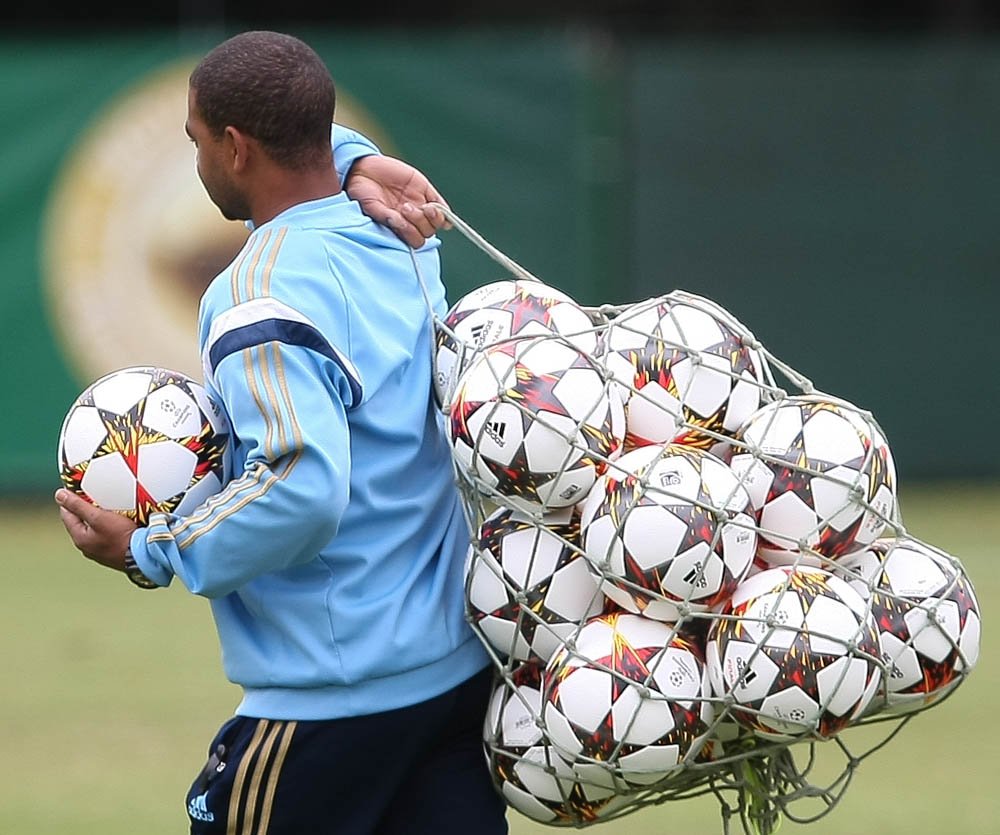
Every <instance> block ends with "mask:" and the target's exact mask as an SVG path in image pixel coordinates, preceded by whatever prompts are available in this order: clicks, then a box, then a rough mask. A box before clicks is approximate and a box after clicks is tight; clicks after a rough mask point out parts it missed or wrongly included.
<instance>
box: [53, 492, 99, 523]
mask: <svg viewBox="0 0 1000 835" xmlns="http://www.w3.org/2000/svg"><path fill="white" fill-rule="evenodd" d="M56 504H57V505H59V507H60V508H61V509H63V510H68V511H69V512H70V513H72V514H73V515H74V516H77V517H79V518H80V519H81V520H82V521H84V522H86V523H87V524H90V523H91V522H93V521H94V518H95V517H97V516H98V515H100V512H101V511H100V509H99V508H97V507H96V506H94V505H92V504H91V503H90V502H88V501H87V500H86V499H84V498H81V497H80V496H78V495H76V493H72V492H70V491H69V490H67V489H66V488H65V487H62V488H60V489H59V490H56Z"/></svg>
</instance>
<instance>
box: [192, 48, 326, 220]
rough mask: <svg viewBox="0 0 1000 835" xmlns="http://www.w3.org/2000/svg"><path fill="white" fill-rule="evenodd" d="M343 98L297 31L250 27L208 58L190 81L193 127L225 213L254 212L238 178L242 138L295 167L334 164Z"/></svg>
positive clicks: (205, 177) (208, 185) (205, 174)
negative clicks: (335, 127)
mask: <svg viewBox="0 0 1000 835" xmlns="http://www.w3.org/2000/svg"><path fill="white" fill-rule="evenodd" d="M335 102H336V93H335V90H334V84H333V79H332V78H331V77H330V73H329V70H327V68H326V66H325V65H324V64H323V61H322V60H321V59H320V57H319V56H318V55H317V54H316V53H315V52H314V51H313V49H312V48H311V47H309V46H308V45H307V44H305V43H303V42H302V41H300V40H298V39H297V38H294V37H292V36H290V35H284V34H281V33H278V32H244V33H243V34H241V35H236V36H235V37H233V38H230V39H229V40H227V41H224V42H223V43H221V44H220V45H219V46H217V47H215V49H213V50H212V51H211V52H209V53H208V55H206V56H205V57H204V58H203V59H202V60H201V62H200V63H199V64H198V66H197V67H195V69H194V72H192V73H191V77H190V79H189V94H188V120H187V124H186V126H185V127H186V129H187V132H188V135H189V136H190V137H191V138H192V139H193V140H194V141H195V143H196V145H197V146H198V174H199V176H200V177H201V180H202V182H203V183H204V185H205V189H206V190H207V191H208V194H209V197H211V198H212V200H213V202H215V204H216V205H217V206H218V207H219V209H220V210H221V211H222V213H223V215H224V216H226V217H227V218H230V219H245V218H246V217H248V216H249V215H248V210H249V209H248V204H247V199H246V196H245V195H243V194H242V193H241V189H240V188H239V186H238V184H237V183H236V182H235V181H234V179H233V177H232V173H233V172H232V162H233V159H234V156H235V155H237V154H238V150H237V149H235V148H234V143H236V142H238V141H249V142H252V143H253V145H254V146H255V147H256V148H259V149H260V151H261V152H263V153H264V154H265V155H266V156H267V158H268V159H269V161H270V162H272V163H274V164H275V165H277V166H279V167H281V168H284V169H287V170H289V171H293V172H303V171H309V170H323V169H329V168H330V166H331V164H332V162H331V158H330V156H331V151H330V126H331V123H332V122H333V116H334V106H335Z"/></svg>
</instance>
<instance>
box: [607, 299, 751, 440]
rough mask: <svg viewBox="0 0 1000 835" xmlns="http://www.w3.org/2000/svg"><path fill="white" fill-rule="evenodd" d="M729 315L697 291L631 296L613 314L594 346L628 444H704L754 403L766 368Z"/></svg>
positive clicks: (727, 430) (729, 429)
mask: <svg viewBox="0 0 1000 835" xmlns="http://www.w3.org/2000/svg"><path fill="white" fill-rule="evenodd" d="M753 344H754V340H753V337H752V335H751V334H750V333H749V331H746V329H745V328H743V327H742V326H741V325H740V324H739V323H738V322H736V320H735V319H733V318H732V317H731V316H729V315H728V314H726V313H725V312H724V311H722V309H721V308H719V307H718V306H717V305H715V304H714V303H711V302H709V301H708V300H706V299H700V298H699V297H697V296H692V295H688V294H685V295H684V296H682V297H681V296H675V295H674V294H671V295H667V296H662V297H659V298H655V299H647V300H646V301H643V302H637V303H635V304H633V305H631V306H629V307H628V308H626V309H625V310H624V311H623V312H621V313H620V314H619V315H618V316H616V317H615V318H613V319H612V320H611V321H610V322H609V324H608V326H607V327H606V328H605V330H604V331H603V332H602V334H601V336H600V339H599V341H598V348H597V352H598V355H599V356H600V358H601V360H602V361H603V362H604V364H605V365H606V366H607V368H608V371H609V372H610V373H611V375H612V377H613V378H614V380H615V381H616V382H617V384H618V386H619V387H620V389H621V392H622V401H623V402H624V404H625V414H626V428H627V431H628V435H627V443H628V445H629V446H630V447H632V446H641V445H644V444H651V443H663V442H667V441H674V442H678V443H686V444H690V445H693V446H697V447H701V448H705V449H708V448H710V447H712V446H713V445H715V444H716V443H718V442H719V438H718V437H716V436H717V435H722V436H725V437H729V436H732V435H735V434H736V432H737V430H738V429H739V428H740V427H741V426H742V425H743V423H745V422H746V420H747V419H748V418H749V417H750V416H751V415H752V414H753V413H754V412H755V411H756V410H757V409H758V408H759V407H760V406H761V404H762V403H763V402H764V401H765V399H766V398H767V397H768V396H769V394H768V389H767V385H768V381H769V379H770V372H769V370H768V368H767V360H766V358H765V356H764V354H763V353H762V352H761V351H760V350H759V349H757V348H755V347H753Z"/></svg>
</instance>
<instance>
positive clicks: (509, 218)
mask: <svg viewBox="0 0 1000 835" xmlns="http://www.w3.org/2000/svg"><path fill="white" fill-rule="evenodd" d="M296 33H297V34H300V35H302V36H304V37H305V38H306V39H307V40H309V41H310V42H311V43H313V44H314V45H315V46H316V47H317V49H318V51H320V53H321V54H322V55H323V56H324V58H325V59H326V60H327V62H328V63H329V65H330V67H331V69H332V71H333V73H334V76H335V77H336V78H337V80H338V84H339V89H340V91H341V93H342V95H343V97H344V100H345V101H347V100H348V99H350V100H352V101H354V102H358V103H360V104H361V105H362V106H363V109H364V111H365V115H366V118H367V119H369V120H370V123H371V124H374V125H376V126H377V131H378V132H379V134H380V136H379V139H380V140H381V141H383V144H384V145H385V146H386V149H387V150H389V151H390V152H392V153H396V154H398V155H400V156H403V157H405V158H407V159H409V160H411V161H413V162H414V163H415V164H417V165H418V166H420V167H421V168H422V169H423V170H425V171H426V172H427V173H428V175H429V176H430V177H431V178H432V179H433V180H434V181H435V183H436V184H437V185H438V186H439V187H440V188H441V190H442V192H443V193H444V194H445V195H446V196H447V198H448V199H449V201H450V203H451V205H452V207H453V208H454V209H455V210H456V211H457V212H458V213H459V214H460V215H461V216H462V217H463V218H464V219H465V220H466V221H468V222H469V223H470V224H472V226H474V227H475V228H476V229H477V230H478V231H479V232H481V233H482V234H483V235H484V236H485V237H486V238H487V239H488V240H490V241H491V242H492V243H494V244H495V245H496V246H498V247H499V248H500V249H501V250H503V251H504V252H506V253H507V254H508V255H509V256H511V257H512V258H514V259H515V260H517V261H518V262H520V263H521V264H522V265H524V266H525V267H527V268H528V269H529V270H531V271H532V272H533V273H535V274H536V275H537V276H539V277H541V278H543V279H545V280H547V281H549V282H550V283H552V284H555V285H557V286H559V287H562V288H563V289H565V290H567V291H569V292H571V293H573V294H574V295H576V296H577V297H578V298H579V299H580V300H581V301H583V302H585V303H588V304H595V303H600V302H624V301H629V300H632V299H638V298H643V297H646V296H649V295H653V294H658V293H662V292H667V291H669V290H671V289H674V288H683V289H686V290H690V291H693V292H697V293H701V294H703V295H707V296H710V297H712V298H714V299H716V300H717V301H719V302H720V303H722V304H724V305H725V306H727V307H728V308H729V309H730V310H731V311H732V312H733V313H734V314H736V315H737V316H738V317H739V318H741V319H742V320H743V321H744V322H745V323H746V324H747V325H749V326H750V327H751V328H752V329H753V330H754V331H755V333H756V335H757V336H758V337H759V338H760V339H761V340H762V342H763V343H764V345H765V346H766V347H767V348H768V349H770V350H771V351H772V352H773V353H774V354H775V355H776V356H778V357H779V358H780V359H782V360H784V361H785V362H787V363H789V364H790V365H792V366H793V367H794V368H796V369H797V370H799V371H801V372H802V373H804V374H806V375H807V376H809V377H810V378H812V380H813V381H814V383H815V384H816V385H817V386H818V387H819V388H820V389H824V390H826V391H829V392H831V393H834V394H837V395H839V396H842V397H846V398H848V399H851V400H853V401H855V402H856V403H858V404H859V405H862V406H864V407H866V408H869V409H871V410H872V411H873V412H874V413H875V415H876V417H877V418H878V419H879V420H880V422H881V423H882V424H883V427H884V428H885V429H886V431H887V432H888V434H889V439H890V441H891V443H892V446H893V449H894V451H895V453H896V458H897V464H898V466H899V469H900V472H901V474H902V475H904V476H906V477H937V476H948V477H996V476H1000V452H998V448H997V444H995V443H994V442H993V441H992V438H991V437H990V430H991V428H992V424H993V423H994V421H995V416H996V415H998V414H1000V393H998V386H997V383H996V374H995V371H994V368H993V366H994V363H995V361H996V360H997V359H998V356H1000V354H998V351H997V348H996V347H995V346H996V343H995V342H994V339H995V333H996V332H997V330H998V328H997V325H996V322H995V318H996V314H995V311H996V309H997V307H998V305H997V303H998V301H1000V288H998V287H997V285H996V282H995V281H994V280H993V272H994V270H995V268H996V265H997V264H998V262H1000V259H998V255H1000V252H998V249H1000V245H998V243H997V235H996V232H995V229H994V227H995V212H994V211H992V209H993V205H994V202H995V200H996V195H997V194H1000V182H998V180H1000V177H998V173H997V172H998V170H1000V169H998V166H997V164H996V154H997V149H998V148H1000V112H998V109H997V107H996V102H998V101H1000V42H975V43H962V44H959V43H954V42H948V41H932V40H918V41H899V40H891V41H890V40H882V41H880V40H866V41H860V42H859V41H850V42H848V41H842V42H830V41H823V42H813V43H807V44H803V43H800V42H792V41H790V40H788V41H786V40H774V39H772V40H759V41H757V40H745V39H743V40H733V41H720V40H713V41H703V42H696V41H691V40H674V39H667V38H663V39H652V38H643V37H635V38H632V39H629V40H621V39H614V38H611V37H610V36H608V35H606V34H604V33H601V32H593V31H583V30H580V31H577V30H566V31H553V30H528V29H505V30H489V31H487V30H459V31H434V30H421V31H419V32H415V33H413V34H412V35H409V34H406V33H403V32H401V31H393V32H390V31H385V30H380V31H372V32H364V31H350V32H335V31H332V30H315V29H312V30H299V31H297V32H296ZM216 39H217V38H216V37H215V35H207V34H199V33H186V32H174V31H171V32H163V33H156V32H153V33H147V34H131V35H124V34H116V35H110V34H109V36H107V37H101V38H98V37H95V36H90V35H85V36H81V37H78V38H73V39H58V40H57V39H50V40H49V39H40V38H34V39H30V40H28V39H16V38H7V39H3V40H0V78H3V80H4V82H5V83H4V84H3V85H0V112H3V113H4V114H6V116H7V118H6V125H5V128H6V129H5V130H4V131H2V132H0V182H2V183H3V188H2V190H0V218H2V220H3V223H2V224H0V245H2V247H3V252H4V253H5V255H6V258H5V268H4V269H3V270H2V271H0V291H2V292H0V333H2V335H3V339H4V350H3V351H0V374H2V376H3V379H4V380H5V381H6V382H7V385H6V386H4V388H3V395H2V405H3V410H2V417H0V427H2V428H3V430H4V431H3V432H2V434H0V439H2V440H0V444H2V446H3V460H4V462H5V467H4V468H3V470H2V471H0V490H3V491H12V490H18V489H32V490H34V489H38V490H43V489H48V488H49V487H54V486H55V483H56V473H55V463H54V445H55V439H56V436H57V434H58V430H59V424H60V421H61V419H62V415H63V413H64V412H65V410H66V408H67V407H68V405H69V403H70V402H71V401H72V399H73V398H74V397H75V396H76V394H77V393H78V392H79V390H80V389H81V388H82V387H83V385H84V384H85V383H87V382H89V381H90V379H92V378H93V376H94V372H93V370H92V369H93V368H94V367H95V366H93V365H89V366H88V365H87V364H86V363H83V362H82V361H81V354H83V353H86V352H85V351H80V350H79V349H74V348H73V343H72V340H67V338H66V336H65V334H66V332H67V331H68V330H75V332H76V333H77V334H78V336H77V338H78V339H79V338H80V337H79V334H80V333H81V332H82V333H84V334H88V333H89V332H88V330H87V325H88V321H87V319H86V317H87V316H94V314H93V313H92V312H91V313H84V314H83V315H82V316H75V315H72V314H67V312H66V310H65V305H63V309H62V310H61V311H60V309H59V307H58V306H57V305H55V304H53V302H52V298H51V297H52V294H54V293H59V292H60V290H59V287H60V285H59V284H58V282H57V281H53V278H52V273H53V268H52V266H51V261H52V253H51V250H52V249H59V248H61V247H62V246H63V245H64V244H66V246H67V247H69V244H68V243H67V242H66V241H63V240H62V239H61V238H60V235H61V234H63V231H64V230H62V229H60V228H58V224H55V225H54V224H53V222H52V218H53V215H52V214H51V213H50V207H51V206H52V205H53V202H54V200H55V195H56V193H58V192H59V191H60V189H64V188H65V183H66V178H67V176H68V175H67V173H66V172H67V171H69V170H72V166H73V163H74V160H77V162H78V155H79V152H80V149H81V147H84V146H85V145H86V143H87V141H88V137H92V136H93V132H94V130H95V126H100V125H102V124H104V125H107V124H108V119H109V115H108V114H109V113H112V112H113V111H114V108H115V107H116V106H117V105H118V104H120V103H121V101H122V100H123V99H124V98H125V97H127V96H128V95H129V94H130V93H131V92H132V91H134V90H135V89H136V88H137V87H141V86H142V85H143V83H144V80H145V79H148V78H150V77H152V76H153V75H155V73H157V72H160V71H161V70H162V69H163V67H165V66H168V65H171V64H172V63H173V62H176V61H178V60H185V59H186V60H191V59H193V58H195V57H197V56H198V55H199V54H201V53H202V52H203V51H204V50H205V49H206V48H208V47H210V46H211V45H212V43H214V42H215V40H216ZM162 107H166V108H167V118H168V124H170V122H169V119H170V118H172V116H171V114H172V113H173V110H174V109H176V131H177V137H178V141H181V142H182V141H183V134H182V127H181V126H182V124H183V117H184V112H183V107H184V104H183V96H181V97H179V98H177V99H176V103H174V100H173V99H171V100H169V101H167V103H166V104H163V105H161V108H162ZM174 129H175V128H174V127H168V128H166V129H165V130H166V131H167V132H168V133H169V131H172V130H174ZM147 138H148V140H149V141H145V140H143V138H142V135H141V134H139V139H138V140H136V141H134V142H133V141H132V140H129V142H131V144H128V145H126V150H125V151H124V152H123V151H121V150H119V151H118V153H119V154H120V155H121V157H122V159H121V165H120V166H119V167H118V170H119V172H120V177H121V178H122V179H123V180H128V179H129V178H131V179H132V180H135V179H136V178H139V179H140V182H139V183H138V184H135V183H133V188H132V191H131V192H130V193H131V195H132V197H131V198H130V199H131V200H132V201H133V202H134V204H135V206H134V212H130V213H129V215H135V216H136V217H144V218H146V222H147V224H148V223H149V222H154V223H155V222H156V211H157V209H158V207H159V203H158V202H157V201H160V202H162V203H163V204H164V205H163V210H164V218H165V219H164V222H163V225H164V229H165V233H164V239H165V240H166V241H167V244H164V246H167V245H168V244H169V243H170V242H171V241H172V239H171V238H170V237H169V235H168V234H167V233H168V231H169V230H170V229H173V225H175V219H172V218H167V215H166V213H167V203H168V201H167V199H166V197H164V195H167V196H169V195H170V194H171V193H172V192H169V190H165V186H164V184H163V183H161V182H158V181H156V182H154V180H155V179H156V178H155V177H153V178H151V179H150V187H149V189H148V200H146V199H144V195H146V194H147V192H146V191H144V189H143V183H142V182H141V178H143V177H147V176H149V174H148V173H143V172H144V171H145V170H146V169H143V168H142V167H141V165H140V163H141V162H142V161H143V160H144V159H145V158H146V157H149V156H150V155H151V154H154V155H155V154H157V153H159V151H157V150H155V149H156V148H158V147H159V146H158V145H157V144H156V142H159V141H160V139H159V137H153V136H150V137H147ZM154 139H155V140H156V142H154V141H153V140H154ZM151 148H152V149H154V150H150V149H151ZM187 153H190V152H189V151H187ZM133 155H134V156H133ZM149 161H150V160H146V162H147V163H148V162H149ZM152 162H155V159H154V160H152ZM186 164H187V163H186V162H185V166H186ZM114 165H115V162H114V161H112V166H113V168H114ZM184 171H185V172H186V173H183V174H180V175H177V176H176V177H174V179H179V180H184V181H185V182H186V183H187V185H190V184H191V182H194V180H193V178H194V177H195V174H194V170H193V157H192V158H191V161H190V168H185V169H184ZM116 176H118V175H116ZM112 179H114V178H112ZM179 187H180V186H179V185H178V188H179ZM110 188H111V185H110V184H109V189H110ZM100 191H101V187H100V183H98V184H97V185H94V184H91V192H95V193H96V192H100ZM136 195H138V196H136ZM150 218H151V219H152V221H150ZM82 228H83V229H84V234H85V233H86V229H87V224H86V223H83V224H82ZM99 228H100V227H99V218H96V217H95V234H96V233H97V232H96V230H98V229H99ZM80 234H81V233H80V231H79V229H75V230H74V229H69V228H67V229H66V230H65V235H66V236H67V238H69V237H72V236H74V235H77V236H78V235H80ZM101 234H103V235H106V236H109V240H108V241H107V242H106V244H105V246H106V249H107V250H108V251H112V252H113V251H114V249H115V246H116V245H117V243H116V239H115V236H116V234H118V233H116V231H115V229H114V228H113V227H112V228H111V231H110V232H108V231H107V230H101ZM213 234H214V233H213ZM135 238H136V236H135V235H134V234H133V233H131V232H130V230H122V232H121V249H122V251H123V252H125V251H128V250H129V248H130V247H133V248H134V247H135V246H136V239H135ZM74 240H75V238H74ZM69 251H70V252H72V251H74V250H72V248H69ZM136 263H138V262H136ZM444 264H445V274H446V278H447V281H448V283H449V287H450V289H451V294H452V296H453V298H457V297H458V296H459V295H460V294H461V293H463V292H465V291H466V290H468V289H470V288H471V287H474V286H476V285H478V284H483V283H486V282H488V281H491V280H494V279H496V278H498V277H501V276H502V270H501V268H500V267H499V266H497V265H496V264H494V263H493V262H492V261H491V260H489V259H488V258H487V257H486V256H485V255H483V254H482V253H481V252H479V251H478V250H477V249H475V248H474V247H472V246H471V245H470V244H468V243H467V242H466V241H465V240H464V239H463V238H462V237H461V236H460V235H459V234H458V233H448V234H446V235H445V249H444ZM98 269H100V267H99V266H98ZM126 272H128V271H126ZM141 278H142V276H141V275H139V274H138V273H136V272H135V269H134V268H133V270H132V272H131V273H129V274H127V275H123V277H122V278H121V279H120V281H121V284H120V285H111V286H112V290H111V291H110V292H108V291H107V290H105V291H103V292H102V293H101V294H100V298H99V299H98V302H99V304H100V305H103V307H101V308H99V310H103V311H104V315H106V316H107V317H108V319H107V321H105V322H97V323H96V324H95V325H94V327H93V337H92V338H93V339H94V340H106V341H108V344H109V345H113V344H115V343H113V341H112V336H111V335H110V331H111V330H113V327H109V326H108V324H107V322H108V321H110V322H111V323H112V325H113V323H114V322H115V321H117V319H139V320H142V318H143V317H144V316H146V317H149V323H148V324H147V325H145V327H146V328H147V333H153V332H154V331H155V330H156V329H157V321H158V320H157V318H156V316H157V315H158V314H159V312H160V311H159V310H156V309H154V310H153V312H152V313H150V312H149V310H148V308H149V307H150V305H148V304H146V305H143V304H141V303H136V301H135V300H136V299H137V298H139V299H141V298H142V297H141V296H140V295H139V294H138V288H139V286H140V285H141V283H142V282H141V280H140V279H141ZM133 283H134V285H133ZM119 286H120V289H116V288H118V287H119ZM131 286H135V287H136V288H137V289H136V294H135V295H133V294H132V293H131V292H130V287H131ZM185 305H186V306H185ZM168 306H169V305H168ZM153 307H154V308H155V307H156V306H155V305H154V306H153ZM178 310H180V313H179V314H178V312H177V311H173V314H174V315H175V316H176V315H179V316H180V317H181V319H182V320H184V321H185V322H186V319H185V317H190V319H191V322H190V340H191V342H192V348H193V340H194V322H193V307H192V306H191V304H189V303H188V302H185V303H184V305H181V306H180V307H179V308H178ZM98 318H100V317H98ZM68 319H73V320H78V319H83V321H82V322H81V321H72V322H69V321H67V320H68ZM184 327H187V325H186V324H185V325H184ZM185 333H186V331H185ZM88 338H89V337H88ZM184 339H185V340H186V339H187V337H186V336H185V337H184ZM151 344H152V343H151ZM151 350H152V349H151ZM113 356H114V358H115V359H116V363H115V364H117V365H130V364H135V363H138V362H147V361H152V362H155V361H157V357H156V356H155V355H154V356H148V355H143V353H142V351H141V350H140V351H138V352H136V351H135V350H134V349H131V350H124V349H123V350H122V351H116V352H114V353H113ZM119 357H120V361H117V359H118V358H119ZM104 370H110V369H109V368H106V369H104Z"/></svg>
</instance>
